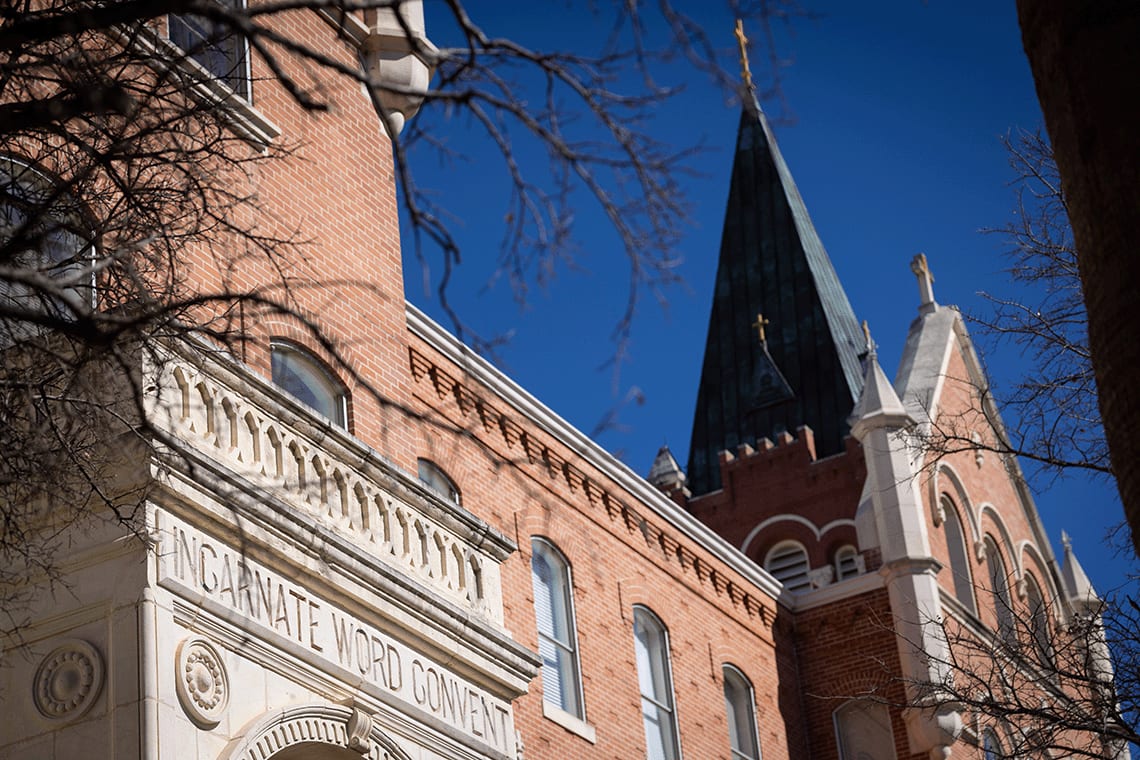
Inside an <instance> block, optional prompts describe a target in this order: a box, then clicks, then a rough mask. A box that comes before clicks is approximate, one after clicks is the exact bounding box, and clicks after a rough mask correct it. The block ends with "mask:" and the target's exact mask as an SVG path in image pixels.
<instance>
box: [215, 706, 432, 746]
mask: <svg viewBox="0 0 1140 760" xmlns="http://www.w3.org/2000/svg"><path fill="white" fill-rule="evenodd" d="M222 758H224V760H270V759H271V758H272V760H300V758H305V760H361V759H362V758H363V759H364V760H412V758H411V756H410V755H408V753H407V752H405V751H404V750H403V749H401V748H400V746H399V745H398V744H397V743H396V741H395V740H394V739H392V737H390V736H388V735H387V734H385V733H384V732H383V731H381V730H380V728H379V726H377V725H376V724H375V721H374V720H373V718H372V716H371V714H369V713H367V712H364V711H363V710H360V709H359V708H354V707H345V706H343V705H331V704H310V705H301V706H298V707H288V708H285V709H282V710H277V711H275V712H272V713H269V714H267V715H263V716H262V717H260V718H258V719H257V720H255V721H254V722H253V724H252V725H250V726H249V727H248V728H247V729H246V730H245V731H244V732H243V735H242V736H241V738H239V739H236V740H235V741H234V742H231V744H230V748H228V751H227V752H224V753H223V754H222Z"/></svg>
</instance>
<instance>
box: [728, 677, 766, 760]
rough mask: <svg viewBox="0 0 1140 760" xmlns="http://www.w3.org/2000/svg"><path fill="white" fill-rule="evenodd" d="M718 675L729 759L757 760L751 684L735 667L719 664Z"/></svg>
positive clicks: (756, 734) (758, 748)
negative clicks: (722, 688)
mask: <svg viewBox="0 0 1140 760" xmlns="http://www.w3.org/2000/svg"><path fill="white" fill-rule="evenodd" d="M721 675H722V677H723V678H724V708H725V713H726V714H727V716H728V742H729V748H730V752H731V755H730V757H731V758H732V760H760V732H759V731H758V730H757V727H756V693H755V691H753V689H752V682H751V681H750V680H748V676H746V675H744V673H743V672H742V671H741V670H740V668H738V667H736V666H735V665H728V664H725V665H723V666H722V667H721Z"/></svg>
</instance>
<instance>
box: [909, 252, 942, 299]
mask: <svg viewBox="0 0 1140 760" xmlns="http://www.w3.org/2000/svg"><path fill="white" fill-rule="evenodd" d="M910 271H912V272H914V276H915V277H917V278H918V297H919V303H920V306H919V308H920V309H928V310H929V309H933V308H936V306H937V304H935V303H934V275H933V274H931V273H930V265H929V264H927V263H926V254H925V253H920V254H917V255H916V256H915V257H914V258H913V259H911V260H910ZM924 313H925V312H924Z"/></svg>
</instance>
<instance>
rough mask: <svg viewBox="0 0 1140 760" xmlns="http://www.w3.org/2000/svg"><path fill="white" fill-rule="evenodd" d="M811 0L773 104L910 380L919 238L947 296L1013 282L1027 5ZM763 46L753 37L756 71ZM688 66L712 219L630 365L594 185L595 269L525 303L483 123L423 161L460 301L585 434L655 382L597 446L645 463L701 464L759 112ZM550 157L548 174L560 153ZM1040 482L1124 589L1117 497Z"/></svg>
mask: <svg viewBox="0 0 1140 760" xmlns="http://www.w3.org/2000/svg"><path fill="white" fill-rule="evenodd" d="M433 4H435V3H434V2H433V0H427V3H426V8H427V24H428V33H429V36H431V37H432V38H433V41H435V42H436V44H438V45H441V46H443V45H446V44H447V43H448V42H449V40H448V39H447V35H448V33H449V30H448V29H447V28H446V27H445V26H444V25H443V24H442V23H436V24H435V25H433V18H435V19H438V11H439V8H438V6H437V7H435V8H433ZM681 4H682V5H686V4H685V3H683V2H682V3H681ZM804 4H805V7H807V8H808V9H810V10H812V11H816V12H818V13H819V14H820V16H819V18H817V19H799V20H796V21H794V22H793V23H792V25H791V27H790V29H789V30H787V31H786V32H783V33H781V35H780V40H779V46H778V50H779V53H780V54H781V56H783V57H784V58H786V59H787V61H788V65H787V67H786V68H784V69H783V71H782V77H783V94H784V98H785V100H786V102H787V105H788V106H789V108H790V114H781V109H780V108H779V107H778V106H777V105H776V104H774V103H767V102H766V103H764V104H763V105H764V106H765V107H766V109H767V110H768V111H769V113H771V114H772V115H774V116H776V117H777V118H779V117H781V115H783V116H786V117H787V116H790V118H788V119H784V120H781V123H778V124H777V126H776V136H777V140H778V142H779V145H780V149H781V150H782V152H783V154H784V157H785V159H786V160H787V163H788V165H789V167H790V169H791V171H792V174H793V176H794V177H795V179H796V182H797V184H798V186H799V189H800V192H801V194H802V195H803V197H804V201H805V203H806V204H807V207H808V210H809V212H810V214H811V216H812V219H813V221H814V222H815V225H816V227H817V229H818V230H819V234H820V236H821V238H822V239H823V242H824V245H825V246H826V247H827V249H828V252H829V253H830V255H831V259H832V261H833V262H834V264H835V268H836V270H837V271H838V273H839V277H840V280H841V281H842V282H843V284H844V286H845V288H846V291H847V294H848V297H849V298H850V300H851V303H852V306H853V307H854V310H855V313H856V316H857V317H858V318H860V319H866V320H868V322H869V323H870V326H871V330H872V332H873V334H874V336H875V339H876V341H877V342H878V343H879V345H880V359H881V361H882V363H883V365H884V367H885V368H887V370H888V373H893V370H894V368H895V367H896V366H897V363H898V359H899V355H900V352H901V348H902V342H903V339H904V338H905V336H906V331H907V327H908V325H909V323H910V321H911V320H912V319H913V318H914V317H915V315H916V308H917V305H918V292H917V286H916V284H915V280H914V277H913V275H912V274H911V272H910V270H909V266H908V264H909V261H910V258H911V257H912V256H913V255H914V254H915V253H918V252H920V251H921V252H925V253H926V254H927V256H928V257H929V260H930V265H931V269H932V270H933V272H934V274H935V278H936V282H935V295H936V297H937V299H938V300H939V302H941V303H947V304H956V305H958V306H960V307H961V308H962V309H963V310H964V311H966V312H967V313H969V312H980V311H982V310H984V309H986V305H985V302H984V301H983V300H982V299H981V298H980V297H979V295H978V293H979V291H983V290H984V291H988V292H991V293H993V294H996V295H1010V294H1013V291H1012V290H1011V286H1010V285H1009V284H1008V283H1007V280H1006V278H1005V275H1004V274H1003V272H1002V267H1003V259H1002V256H1001V253H1002V250H1003V244H1002V241H1001V240H1000V239H998V238H997V237H996V236H992V235H988V236H987V235H983V234H981V232H980V230H981V229H983V228H987V227H997V226H1000V225H1002V224H1004V223H1005V222H1006V221H1007V220H1008V219H1009V218H1010V214H1011V211H1012V208H1013V204H1014V196H1013V191H1012V190H1011V188H1010V187H1009V185H1008V183H1009V181H1010V180H1011V179H1012V173H1011V171H1010V169H1009V168H1008V163H1007V156H1006V153H1005V149H1004V148H1003V146H1002V145H1001V143H1000V141H999V138H1000V136H1001V135H1003V134H1006V133H1007V132H1009V131H1010V130H1013V129H1016V128H1018V127H1022V128H1028V129H1035V128H1036V127H1037V126H1038V125H1039V124H1040V121H1041V115H1040V111H1039V108H1038V106H1037V101H1036V98H1035V95H1034V90H1033V82H1032V78H1031V76H1030V73H1029V69H1028V65H1027V63H1026V61H1025V57H1024V54H1023V53H1022V50H1021V43H1020V34H1019V31H1018V29H1017V22H1016V16H1015V12H1014V7H1013V2H1012V0H1008V1H1005V2H994V0H960V1H955V2H949V1H948V0H930V1H929V2H923V1H922V0H891V1H890V2H876V3H852V2H848V1H844V0H805V3H804ZM687 5H688V8H686V10H687V11H688V12H690V13H693V14H695V15H696V16H697V17H698V18H699V19H700V20H701V22H702V23H703V25H704V26H705V28H706V29H707V30H709V33H710V34H715V35H718V36H719V38H720V39H722V40H723V47H724V49H725V50H726V51H730V50H731V49H732V48H733V46H734V45H735V40H734V39H733V37H732V26H733V19H732V17H731V16H730V15H729V13H728V11H727V9H726V8H724V7H722V4H721V3H718V2H715V0H705V1H703V2H701V1H699V0H693V2H691V3H688V4H687ZM468 7H469V9H470V11H471V13H472V15H473V16H474V17H475V19H476V21H477V22H478V23H480V24H481V25H482V26H483V28H484V30H485V31H487V32H488V33H489V34H491V35H494V36H507V37H512V38H514V39H517V40H519V41H520V42H522V43H524V44H527V45H530V46H533V47H536V48H556V49H567V48H575V49H580V50H588V49H589V45H590V44H591V41H592V40H593V41H596V42H595V43H594V44H600V40H601V38H602V36H603V35H602V33H601V32H600V31H599V30H604V29H605V28H606V24H605V22H603V21H599V20H598V19H597V18H594V17H591V16H589V15H588V14H587V13H586V12H585V11H582V10H581V9H579V8H577V7H574V6H569V7H568V4H565V3H536V2H521V1H519V0H501V1H499V2H495V1H494V0H486V1H484V0H469V2H468ZM758 31H759V30H750V32H751V33H750V36H753V37H758V36H759V35H758V33H757V32H758ZM583 45H585V46H586V47H585V48H584V47H583ZM763 55H764V53H763V51H762V50H761V49H759V48H756V49H754V52H753V59H754V66H755V67H756V68H757V69H760V68H762V63H763V62H762V60H757V58H762V57H763ZM671 73H673V74H674V75H675V76H676V77H677V80H676V81H677V82H679V83H683V84H684V85H685V90H684V91H683V92H682V93H681V94H679V95H678V96H677V97H676V98H674V100H673V102H671V103H670V104H668V105H666V106H664V107H662V108H661V109H660V110H659V115H658V118H657V120H656V122H655V123H654V124H653V125H652V127H651V129H652V131H653V133H654V134H655V135H656V136H657V137H658V138H659V139H662V140H667V141H670V142H672V143H674V144H676V145H679V146H685V145H693V144H698V143H703V144H705V145H706V146H708V147H709V148H710V150H709V151H707V152H705V153H702V154H701V155H700V156H699V158H698V159H697V160H696V161H695V162H694V168H696V169H697V170H698V171H699V172H700V176H694V177H690V178H686V179H685V180H684V183H683V184H684V187H685V190H686V192H687V193H688V196H689V201H690V202H691V203H692V209H693V220H694V225H693V226H692V227H691V228H690V230H689V231H688V234H687V235H686V237H685V239H684V241H683V242H682V245H681V252H682V254H683V257H684V258H683V263H682V264H681V266H680V267H679V270H678V271H679V273H680V275H681V276H682V278H683V279H684V283H685V284H684V285H683V286H681V287H677V288H673V289H671V290H670V291H668V292H667V293H666V295H667V297H668V306H667V308H665V309H662V308H660V307H659V306H658V305H657V304H656V303H655V302H654V300H653V298H652V297H648V298H646V299H645V301H644V302H643V305H642V307H641V309H640V311H639V313H638V315H637V321H636V323H635V326H634V332H633V342H632V345H631V347H630V348H631V354H630V357H629V361H628V362H626V363H625V364H624V365H623V366H622V367H621V371H620V374H619V375H617V376H616V378H615V375H614V373H613V372H612V370H611V369H609V368H603V367H602V365H604V364H605V363H606V362H607V360H608V359H609V358H610V357H611V356H612V354H613V350H614V346H613V343H612V342H611V341H610V339H609V337H610V333H611V331H612V329H613V326H614V323H615V321H616V320H617V319H618V317H619V315H620V313H621V310H622V308H623V307H624V297H625V288H626V285H627V280H626V279H625V278H626V270H625V269H624V264H623V260H622V258H621V252H620V250H619V249H618V247H617V245H616V242H615V241H614V239H613V236H612V235H611V234H610V233H609V232H608V230H607V228H606V225H605V223H604V221H602V220H599V219H598V218H597V215H596V214H594V213H592V212H591V209H590V208H589V206H588V203H587V202H586V200H585V198H583V199H582V202H581V207H580V208H579V209H578V211H579V213H578V216H577V224H576V233H577V234H576V240H577V243H578V249H577V251H576V253H577V263H578V265H579V267H580V269H577V270H574V269H569V268H565V267H564V268H562V269H560V270H559V271H558V276H557V279H556V280H555V281H554V282H553V283H552V284H551V285H550V286H549V287H548V288H546V289H545V290H542V289H536V290H534V291H532V293H531V295H530V298H529V301H528V303H527V305H526V307H525V308H523V309H520V308H519V307H518V306H517V305H516V304H515V303H514V301H513V300H512V298H511V294H510V292H509V291H508V290H507V289H506V288H505V287H504V285H503V283H497V284H496V285H494V286H493V287H491V288H489V289H488V288H486V287H485V286H486V284H487V279H488V276H489V274H490V272H491V271H492V269H493V266H494V260H495V256H496V254H497V249H498V243H499V240H500V237H501V227H502V220H503V215H504V213H505V210H506V199H505V195H502V191H503V188H504V187H505V183H504V182H503V180H502V177H501V169H500V168H499V167H498V166H497V164H496V162H495V161H494V160H493V157H492V156H491V155H490V153H489V150H490V148H489V146H488V145H487V144H486V143H485V142H482V143H480V142H479V141H477V140H476V139H475V138H474V137H473V136H472V135H473V130H472V129H471V125H470V123H469V121H468V120H466V119H462V118H455V119H451V120H443V119H440V123H439V124H438V134H439V136H441V137H444V138H445V139H447V140H449V141H450V142H451V144H452V145H453V147H455V148H456V149H457V150H459V151H460V152H462V153H465V154H467V155H468V156H470V159H471V161H470V163H461V164H458V165H449V166H440V165H439V164H438V163H436V162H433V161H430V160H428V161H422V160H421V162H420V163H419V164H417V166H416V170H417V180H418V181H419V182H420V184H421V185H427V186H429V187H433V188H438V189H439V192H440V200H441V202H442V203H443V205H444V206H445V207H447V208H448V209H449V210H450V211H451V212H452V213H453V214H454V215H455V220H456V222H455V224H454V225H453V229H454V230H455V231H456V232H457V234H458V236H459V237H460V240H461V244H462V246H463V253H464V256H465V263H464V265H463V268H462V269H461V270H460V276H459V280H460V281H459V282H458V283H457V284H456V285H455V287H454V288H453V289H452V291H451V296H452V298H453V299H454V301H455V302H456V303H457V304H458V306H459V308H460V309H461V310H462V311H463V316H464V318H465V319H467V320H470V321H472V322H474V323H475V324H477V325H478V327H479V329H481V330H482V331H483V332H484V334H487V335H490V334H496V333H505V332H508V331H510V332H512V333H513V338H512V340H511V342H510V344H509V345H508V346H507V347H505V348H504V349H503V350H502V351H501V354H500V358H501V365H502V366H503V368H504V369H505V370H506V371H507V372H508V373H509V374H510V375H511V376H512V377H513V378H514V379H515V380H516V381H517V382H519V383H520V384H521V385H522V386H523V387H524V388H526V389H527V390H528V391H530V392H531V393H533V394H534V395H535V396H537V397H538V398H539V399H540V400H541V401H543V402H544V403H546V404H547V405H549V406H550V407H552V408H553V409H554V411H555V412H557V413H558V414H560V415H561V416H562V417H564V418H565V419H566V420H568V421H569V422H570V423H572V424H573V425H575V426H576V427H578V428H580V429H582V430H584V431H587V432H589V431H590V430H591V429H593V428H594V427H595V425H596V424H597V423H598V422H599V420H600V419H601V418H602V417H603V415H605V414H606V412H607V411H608V410H611V409H613V408H614V407H615V405H618V404H621V403H622V400H623V399H624V398H625V397H626V395H627V394H628V393H630V392H631V390H634V389H636V392H639V393H640V395H641V396H642V397H643V399H644V402H643V403H641V404H629V405H625V406H623V407H622V408H621V411H620V417H619V422H620V425H621V428H620V429H614V430H610V431H608V432H606V433H604V434H603V435H601V436H600V437H599V442H600V443H601V444H602V445H603V446H605V447H606V448H607V449H609V450H611V451H613V452H615V453H617V454H618V455H619V456H621V458H622V459H623V460H624V461H625V462H626V463H627V464H629V465H630V466H631V467H632V468H633V469H634V470H636V471H638V472H640V473H642V474H644V473H645V472H647V471H648V468H649V464H650V462H651V461H652V458H653V455H654V454H655V453H656V451H657V448H658V447H659V446H660V445H661V444H662V443H664V442H667V443H668V444H669V445H670V447H671V448H672V450H673V452H674V453H675V454H676V456H677V458H678V460H679V461H681V462H682V463H684V462H685V460H686V458H687V454H688V444H689V431H690V426H691V423H692V413H693V406H694V404H695V401H696V391H697V382H698V378H699V373H700V364H701V358H702V352H703V348H704V340H705V332H706V329H707V320H708V313H709V308H710V304H711V298H712V283H713V278H714V276H715V272H716V260H717V254H718V250H719V244H720V231H721V225H722V222H723V214H724V204H725V200H726V198H727V193H728V176H729V172H730V169H731V163H732V145H733V141H734V139H735V133H736V126H737V121H738V119H739V113H740V109H739V104H738V103H736V102H732V100H731V97H730V96H728V95H726V94H725V93H724V92H722V91H720V90H718V89H716V88H714V87H712V86H711V85H710V83H709V82H708V81H707V80H706V79H703V78H702V77H701V76H700V75H696V74H693V73H686V72H684V71H683V70H681V69H679V68H678V69H673V70H672V71H671ZM524 158H525V156H524ZM534 167H535V169H534V171H535V172H536V176H537V173H538V172H541V170H542V164H541V162H540V163H538V164H535V165H534ZM407 242H408V241H406V248H409V249H410V245H407ZM407 264H408V267H407V273H406V277H407V293H408V297H409V298H410V300H412V302H413V303H415V304H417V305H418V306H420V307H421V308H424V309H425V310H426V311H427V312H428V313H429V314H431V315H433V316H435V317H436V318H437V319H439V320H440V321H441V322H444V323H445V324H446V321H445V320H444V318H443V316H442V315H441V313H440V312H439V310H438V304H437V302H436V300H435V297H434V293H431V292H428V293H425V289H424V285H423V282H424V281H423V277H422V276H421V273H420V271H419V269H418V265H417V264H415V263H414V262H413V261H411V260H410V259H409V260H408V261H407ZM433 274H434V272H433ZM1001 353H1002V355H1000V356H996V355H987V356H984V357H983V359H984V361H986V363H987V365H988V368H989V370H990V373H991V377H992V378H993V380H994V381H995V382H996V383H997V386H998V388H999V390H1000V388H1001V385H1002V383H1003V382H1007V381H1008V380H1010V379H1011V378H1012V377H1014V373H1016V372H1017V371H1019V360H1018V357H1017V356H1016V355H1010V354H1011V352H1010V351H1009V350H1008V349H1007V350H1006V351H1004V352H1001ZM1032 485H1033V486H1034V488H1035V492H1036V498H1037V505H1038V508H1039V510H1040V511H1041V513H1042V516H1043V519H1044V521H1045V524H1046V526H1047V528H1048V530H1049V533H1050V537H1051V539H1052V541H1053V548H1054V551H1055V552H1056V553H1057V555H1058V557H1059V556H1060V552H1061V544H1060V531H1061V530H1062V529H1064V530H1067V531H1068V532H1069V533H1070V534H1071V535H1072V537H1073V541H1074V546H1075V548H1076V550H1077V552H1078V556H1079V557H1080V558H1081V561H1082V562H1083V564H1084V566H1085V568H1086V570H1087V571H1088V572H1089V574H1090V576H1091V577H1092V579H1093V582H1094V584H1096V586H1097V587H1098V589H1102V590H1104V589H1109V588H1112V587H1115V586H1116V585H1118V584H1119V583H1120V582H1121V581H1122V574H1123V572H1124V570H1125V568H1126V567H1127V565H1126V563H1125V562H1124V561H1123V560H1119V559H1114V558H1113V557H1112V556H1111V553H1110V552H1109V551H1107V550H1106V549H1105V548H1104V544H1103V538H1104V535H1105V533H1106V531H1107V530H1108V529H1109V528H1110V527H1111V526H1113V525H1115V524H1116V523H1118V522H1120V521H1121V519H1122V513H1121V511H1120V507H1119V504H1118V502H1117V498H1116V496H1115V493H1114V490H1113V489H1112V488H1110V487H1108V486H1106V485H1103V484H1102V485H1098V484H1095V483H1088V482H1087V481H1085V480H1082V479H1077V478H1072V477H1070V478H1067V479H1065V480H1064V481H1062V482H1060V483H1056V484H1053V485H1052V487H1051V488H1049V489H1048V490H1043V487H1044V486H1048V485H1049V483H1047V482H1045V481H1034V482H1033V483H1032Z"/></svg>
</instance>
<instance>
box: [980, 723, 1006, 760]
mask: <svg viewBox="0 0 1140 760" xmlns="http://www.w3.org/2000/svg"><path fill="white" fill-rule="evenodd" d="M982 757H983V758H985V760H1001V758H1002V751H1001V742H999V741H998V738H997V734H995V733H994V732H993V731H992V730H991V729H988V728H987V729H986V730H985V732H984V733H983V734H982Z"/></svg>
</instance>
